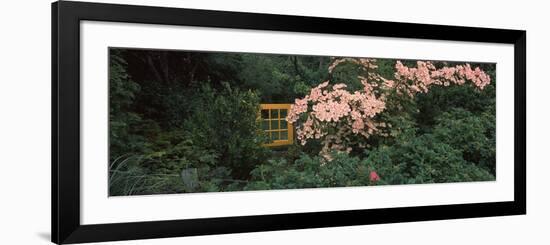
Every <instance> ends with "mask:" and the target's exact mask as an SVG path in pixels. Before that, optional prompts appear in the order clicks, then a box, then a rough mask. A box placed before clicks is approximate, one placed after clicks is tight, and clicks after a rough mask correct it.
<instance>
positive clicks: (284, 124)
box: [281, 119, 288, 129]
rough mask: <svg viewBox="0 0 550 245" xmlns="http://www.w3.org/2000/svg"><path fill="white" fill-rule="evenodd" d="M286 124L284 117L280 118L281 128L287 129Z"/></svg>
mask: <svg viewBox="0 0 550 245" xmlns="http://www.w3.org/2000/svg"><path fill="white" fill-rule="evenodd" d="M287 128H288V125H287V122H286V120H285V119H281V129H287Z"/></svg>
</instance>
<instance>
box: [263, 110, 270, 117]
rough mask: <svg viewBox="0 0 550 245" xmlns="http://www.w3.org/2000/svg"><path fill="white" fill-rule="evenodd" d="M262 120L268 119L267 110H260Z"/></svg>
mask: <svg viewBox="0 0 550 245" xmlns="http://www.w3.org/2000/svg"><path fill="white" fill-rule="evenodd" d="M262 118H263V119H267V118H269V110H262Z"/></svg>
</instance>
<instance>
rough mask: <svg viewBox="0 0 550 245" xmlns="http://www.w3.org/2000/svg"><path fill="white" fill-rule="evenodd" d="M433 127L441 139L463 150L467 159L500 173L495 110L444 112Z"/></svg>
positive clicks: (439, 139)
mask: <svg viewBox="0 0 550 245" xmlns="http://www.w3.org/2000/svg"><path fill="white" fill-rule="evenodd" d="M436 121H437V122H438V123H437V125H436V126H435V128H434V130H433V134H434V137H435V138H436V139H437V141H439V142H442V143H445V144H448V145H450V146H452V147H453V148H455V149H458V150H460V151H461V152H462V157H463V158H464V160H466V161H469V162H472V163H475V164H477V165H478V166H480V167H482V168H484V169H486V170H488V171H490V172H491V173H492V174H493V175H494V174H496V173H495V172H496V169H495V167H496V138H495V132H496V131H495V123H496V122H495V115H494V111H489V112H482V113H480V115H477V116H476V115H474V114H472V113H471V112H469V111H465V110H462V109H455V110H451V111H450V112H446V113H443V114H442V115H441V116H440V117H438V118H437V119H436Z"/></svg>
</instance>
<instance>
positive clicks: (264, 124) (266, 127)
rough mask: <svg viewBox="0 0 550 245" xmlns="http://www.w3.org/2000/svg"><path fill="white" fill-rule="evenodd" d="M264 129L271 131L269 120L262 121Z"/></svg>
mask: <svg viewBox="0 0 550 245" xmlns="http://www.w3.org/2000/svg"><path fill="white" fill-rule="evenodd" d="M262 129H263V130H269V120H262Z"/></svg>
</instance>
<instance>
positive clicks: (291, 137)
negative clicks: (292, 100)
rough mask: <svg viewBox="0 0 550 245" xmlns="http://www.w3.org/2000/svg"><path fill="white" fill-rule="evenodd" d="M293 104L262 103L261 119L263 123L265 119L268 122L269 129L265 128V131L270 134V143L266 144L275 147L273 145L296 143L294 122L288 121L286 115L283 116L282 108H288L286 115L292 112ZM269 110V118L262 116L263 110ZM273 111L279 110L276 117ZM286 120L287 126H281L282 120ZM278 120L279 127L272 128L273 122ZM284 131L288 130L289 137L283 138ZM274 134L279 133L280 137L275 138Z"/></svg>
mask: <svg viewBox="0 0 550 245" xmlns="http://www.w3.org/2000/svg"><path fill="white" fill-rule="evenodd" d="M291 106H292V104H260V108H261V110H260V120H262V121H261V122H262V125H263V123H264V121H267V122H268V125H269V126H268V129H267V130H266V129H263V127H262V130H264V132H266V133H267V135H268V136H269V140H270V143H267V144H264V146H268V147H273V146H283V145H292V144H293V143H294V126H293V125H292V123H289V122H286V117H281V114H282V113H281V110H286V115H288V113H289V112H290V107H291ZM264 110H267V115H268V118H263V117H262V111H264ZM272 111H277V113H276V115H277V116H276V117H274V118H272ZM283 120H285V122H286V125H287V127H286V128H281V121H283ZM273 121H276V122H277V123H276V124H277V128H276V129H273V128H272V122H273ZM284 132H287V138H286V139H281V138H282V137H281V135H283V133H284ZM272 134H278V139H276V140H273V139H272Z"/></svg>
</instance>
